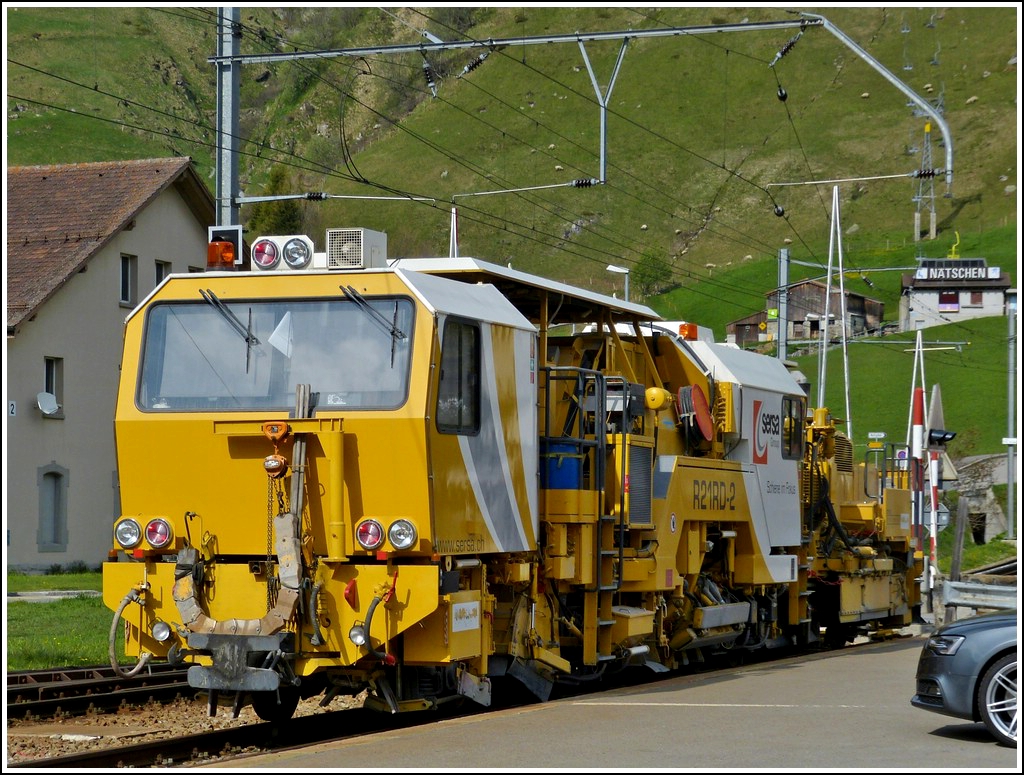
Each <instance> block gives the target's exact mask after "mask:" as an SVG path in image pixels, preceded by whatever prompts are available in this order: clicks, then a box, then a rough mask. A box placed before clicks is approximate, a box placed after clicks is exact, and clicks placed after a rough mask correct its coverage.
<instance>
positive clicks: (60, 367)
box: [40, 358, 64, 418]
mask: <svg viewBox="0 0 1024 775" xmlns="http://www.w3.org/2000/svg"><path fill="white" fill-rule="evenodd" d="M43 392H44V393H49V394H50V395H51V396H53V398H54V401H55V402H56V405H57V408H56V411H54V412H50V413H49V414H47V413H46V410H45V409H44V410H43V416H44V417H57V418H60V417H63V416H64V359H63V358H43ZM40 408H42V407H40Z"/></svg>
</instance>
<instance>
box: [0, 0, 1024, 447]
mask: <svg viewBox="0 0 1024 775" xmlns="http://www.w3.org/2000/svg"><path fill="white" fill-rule="evenodd" d="M803 10H804V11H810V12H814V11H818V12H820V13H821V14H823V15H824V16H825V18H826V19H827V20H828V21H829V22H830V23H831V24H832V25H834V27H835V28H836V29H837V30H839V31H840V32H841V33H842V34H843V35H846V36H848V37H849V38H850V39H851V40H853V41H855V42H856V44H857V45H859V46H860V47H861V48H863V49H864V50H865V51H866V52H868V53H869V54H870V55H871V56H872V57H874V58H875V59H876V60H878V61H879V62H880V63H881V64H882V66H884V68H886V70H887V72H888V75H889V77H890V79H898V80H900V81H901V82H902V83H904V84H906V86H907V87H908V88H910V89H912V90H913V92H914V93H915V94H917V95H918V96H919V97H920V98H922V99H926V100H928V101H929V102H930V103H931V104H933V105H936V106H938V107H939V108H940V109H941V112H942V115H943V117H944V120H945V122H946V123H947V124H948V127H949V131H950V136H951V138H952V146H953V148H952V151H953V154H952V156H953V170H952V184H951V185H950V186H947V177H946V174H945V171H944V169H943V168H944V166H945V165H946V161H947V150H948V149H947V147H946V144H945V142H944V140H943V136H942V133H941V132H940V131H939V127H937V126H932V125H931V123H932V122H930V120H929V119H928V118H927V117H926V116H925V114H924V113H923V112H922V111H921V110H920V108H919V107H916V106H915V105H914V104H913V102H912V101H909V100H908V97H907V95H905V94H903V93H902V92H901V91H899V90H898V89H897V88H896V87H895V86H894V85H893V84H892V81H891V80H890V79H887V78H886V77H885V76H883V75H882V74H879V73H878V72H877V71H876V70H875V69H873V68H872V67H871V66H869V65H868V63H867V62H866V61H865V60H864V59H863V58H861V57H860V56H858V54H857V53H856V52H854V51H853V50H851V48H849V47H848V46H846V45H844V44H843V42H842V41H841V40H840V39H839V37H838V36H837V35H833V34H832V33H831V32H829V30H827V29H824V28H821V27H807V28H806V29H804V30H803V31H798V30H797V29H795V28H793V29H779V28H775V29H761V30H756V31H754V30H750V29H747V28H744V29H743V30H742V31H739V30H737V31H729V32H715V33H713V34H680V35H675V36H671V37H637V36H635V35H634V36H628V35H624V36H623V37H629V43H628V45H626V46H623V40H622V39H621V38H616V39H614V40H607V41H592V42H588V43H586V44H585V45H584V46H583V47H581V46H580V45H578V44H577V43H576V42H575V41H569V42H566V43H543V44H536V45H516V43H517V41H518V42H527V41H530V40H532V39H536V38H538V37H540V36H556V35H571V34H572V33H575V32H588V33H589V32H608V31H630V30H632V31H641V30H656V29H668V28H687V30H691V29H692V28H694V27H696V26H704V27H707V26H710V25H726V24H738V23H740V22H779V21H791V20H794V19H798V18H799V17H798V16H797V15H795V14H794V13H793V12H792V11H789V10H787V9H785V8H784V7H778V8H767V7H757V8H722V7H719V8H699V7H682V6H680V7H669V8H626V7H585V8H571V7H557V6H556V7H552V6H522V7H506V6H483V7H455V8H437V7H426V8H413V7H409V8H389V9H380V8H370V7H366V8H356V7H349V6H343V7H342V6H338V7H317V8H300V7H294V6H287V7H278V8H274V7H269V6H259V7H249V8H242V9H241V29H240V33H241V43H240V47H241V52H242V54H243V55H253V54H266V53H274V52H290V53H291V52H312V51H317V52H324V51H331V50H338V49H346V48H352V47H361V48H371V47H387V46H394V45H395V44H410V43H422V42H424V41H426V40H427V39H428V38H427V37H426V36H425V35H424V31H427V32H429V33H430V35H432V36H434V37H435V38H438V39H441V40H444V41H451V42H476V45H474V46H473V47H470V48H452V49H449V50H446V51H425V52H423V53H420V52H412V53H404V54H400V55H399V54H394V55H392V54H386V53H379V52H375V53H370V54H366V55H364V56H360V57H353V56H324V57H318V58H309V59H303V60H298V61H280V62H252V63H246V64H244V65H243V66H242V67H241V73H242V75H241V79H242V83H241V98H240V111H239V134H240V136H241V138H242V145H241V153H240V159H239V161H240V165H239V166H240V172H241V188H242V190H243V191H244V193H245V194H247V195H249V196H258V195H265V194H268V193H302V192H326V193H328V194H330V195H332V196H333V197H334V198H330V199H328V200H327V201H302V202H301V204H300V207H301V216H302V219H303V224H304V230H305V231H306V232H307V233H309V234H311V235H313V236H314V237H315V238H316V239H317V240H320V239H321V235H322V234H323V229H324V228H325V227H336V226H346V227H352V226H361V227H366V228H371V229H375V230H378V231H383V232H386V233H387V234H388V251H389V254H391V255H392V256H407V255H408V256H415V255H447V253H448V249H449V240H450V236H451V234H450V224H451V209H452V206H453V204H454V205H456V206H457V208H458V213H459V216H458V223H459V229H458V236H459V250H460V253H461V254H462V255H475V256H477V257H479V258H482V259H485V260H489V261H494V262H496V263H500V264H505V263H511V264H512V265H513V266H514V267H516V268H518V269H523V270H526V271H531V272H536V273H539V274H542V275H545V276H549V277H552V278H554V279H559V280H567V281H571V282H573V283H575V284H578V285H582V286H583V287H586V288H589V289H593V290H595V291H599V292H604V293H612V292H618V293H621V291H622V276H621V275H619V274H613V273H611V272H608V271H607V270H606V267H607V265H609V264H614V265H617V266H624V267H628V268H630V269H631V270H632V271H633V272H634V275H633V279H634V283H633V286H632V288H633V298H634V300H635V299H640V298H642V299H643V300H644V301H646V302H647V303H648V304H650V305H651V306H652V307H654V308H655V309H656V310H657V311H658V312H660V313H661V314H663V315H664V316H665V317H666V318H670V319H680V318H682V319H688V320H694V321H697V322H700V323H701V324H703V325H706V326H709V327H711V328H712V329H713V331H714V332H715V336H716V338H717V339H719V340H722V339H724V337H725V327H726V325H727V324H728V323H729V322H730V321H733V320H736V319H739V318H742V317H745V316H747V315H750V314H752V313H754V312H756V311H758V310H761V309H763V308H764V306H765V294H766V293H768V292H769V291H770V290H771V289H772V288H773V287H774V286H775V284H776V282H777V280H776V277H777V258H778V253H779V250H780V249H781V248H783V247H786V248H788V249H789V251H790V256H791V259H792V261H793V265H792V267H791V272H790V277H791V280H793V281H796V280H799V279H801V278H804V277H815V276H821V274H822V273H823V272H824V271H825V267H826V265H827V260H828V256H829V248H830V245H829V243H830V240H829V235H830V228H831V219H832V218H833V216H834V213H833V212H832V192H833V188H834V187H836V188H837V189H838V191H839V202H840V217H839V223H840V228H841V235H842V239H843V250H844V267H845V269H846V272H847V278H848V282H850V283H854V284H859V287H860V290H861V291H862V292H865V293H866V294H867V295H869V296H871V297H872V298H876V299H878V300H879V301H882V302H883V303H884V304H885V319H886V320H888V321H892V320H896V318H897V311H898V306H899V299H900V274H901V270H902V269H905V268H906V267H909V266H913V265H914V264H915V261H916V259H917V258H918V257H929V258H941V257H944V256H946V255H947V254H948V253H949V251H950V250H951V249H952V248H953V247H954V246H956V248H957V250H958V251H959V255H961V256H963V257H968V256H970V257H977V256H980V257H984V258H986V259H987V260H988V262H989V264H990V265H992V266H999V267H1001V268H1002V269H1003V271H1004V272H1006V273H1008V274H1009V275H1010V276H1011V278H1012V279H1013V280H1014V281H1016V275H1017V272H1018V271H1019V270H1018V262H1019V259H1018V246H1017V243H1018V239H1017V228H1018V227H1017V211H1018V193H1017V190H1016V186H1017V185H1019V175H1020V172H1019V169H1018V166H1017V160H1018V145H1017V133H1018V122H1017V115H1018V110H1019V106H1018V103H1017V98H1018V94H1019V85H1020V78H1019V73H1018V69H1017V65H1016V55H1017V45H1018V40H1019V8H1018V7H1016V6H995V7H983V6H964V7H893V8H885V7H878V8H872V7H855V6H850V7H829V8H821V9H803ZM4 12H5V22H6V33H7V57H8V62H7V81H6V84H5V88H6V103H7V121H6V141H7V158H8V164H9V165H24V164H44V163H69V162H85V161H96V160H109V159H131V158H148V157H159V156H170V155H188V156H191V157H193V159H194V160H195V164H196V167H197V169H198V170H199V172H200V174H201V175H202V176H203V177H204V178H205V179H207V180H208V181H209V184H210V186H211V188H212V187H213V185H214V179H213V159H214V150H215V146H216V140H217V138H216V132H215V126H216V121H215V119H216V84H215V75H216V73H215V70H214V66H213V64H212V63H211V62H210V61H209V59H210V58H211V57H212V56H214V54H215V52H216V41H217V26H216V16H215V14H216V9H214V8H195V7H182V8H175V7H127V6H120V7H88V8H75V7H37V6H27V7H10V6H5V9H4ZM498 40H505V41H510V42H509V44H508V45H504V46H502V47H497V46H492V45H488V43H489V42H492V41H498ZM783 51H785V52H786V53H785V55H784V56H780V54H781V52H783ZM482 54H486V55H487V56H486V59H485V60H484V61H483V62H482V63H480V59H479V57H480V56H481V55H482ZM620 56H621V66H620V68H619V70H618V72H617V73H616V70H615V67H616V62H617V60H619V57H620ZM473 63H479V66H478V67H475V68H473V69H472V70H470V69H469V66H470V65H471V64H473ZM424 65H427V66H428V67H429V68H430V75H431V79H430V80H431V81H432V82H433V83H434V85H435V87H436V95H435V94H434V92H433V91H432V90H431V88H430V87H429V86H428V83H427V80H428V79H427V78H426V77H425V71H424ZM613 74H615V75H614V81H613V80H612V79H613ZM594 81H596V83H597V87H598V88H597V91H599V92H600V94H601V95H602V99H603V100H604V101H605V102H606V103H607V115H606V123H605V125H604V132H603V133H602V122H601V111H600V108H599V105H598V102H599V100H598V96H597V93H596V92H595V84H594ZM783 97H784V99H783ZM926 125H928V129H929V130H930V131H927V132H926ZM602 139H603V146H602ZM926 148H927V149H929V150H930V154H929V155H926V153H925V149H926ZM929 156H930V159H929ZM602 161H603V162H604V164H605V168H604V170H603V171H604V178H605V182H604V183H603V184H602V185H595V186H590V187H582V188H581V187H573V186H570V185H569V184H570V183H571V181H573V180H580V179H593V178H599V177H601V173H602V166H601V165H602ZM929 161H930V163H928V162H929ZM922 167H927V168H930V169H938V170H939V173H938V174H937V175H936V177H934V178H923V179H922V178H915V177H913V175H914V173H915V171H916V170H919V169H921V168H922ZM275 170H276V171H278V173H280V171H281V170H283V171H284V173H285V174H284V176H283V177H284V179H285V184H284V185H285V188H284V190H280V191H273V192H271V191H269V188H268V187H269V184H270V181H271V179H272V175H271V173H272V171H275ZM278 177H280V175H278ZM822 181H826V182H822ZM794 184H799V185H794ZM384 196H389V197H399V198H401V201H395V200H385V199H381V198H380V197H384ZM363 197H373V198H372V199H368V198H363ZM414 200H415V201H414ZM932 208H934V211H935V214H936V220H937V225H938V236H937V239H935V240H929V239H924V240H916V239H915V235H914V234H913V228H912V227H913V223H914V215H915V212H917V211H918V210H919V209H920V210H921V211H922V213H923V217H922V222H923V223H924V224H925V225H926V226H927V224H928V222H929V211H930V210H931V209H932ZM250 214H251V210H250V206H248V205H247V206H245V207H243V208H242V219H243V221H245V220H246V219H248V218H249V216H250ZM249 236H255V235H253V234H250V235H249ZM641 262H647V264H648V265H649V266H650V265H653V266H655V267H656V268H657V269H658V270H659V271H658V272H656V273H655V275H656V277H655V280H653V281H652V282H650V283H641V280H642V279H643V277H642V273H641V272H640V271H638V269H639V268H640V266H641ZM865 281H870V285H869V284H866V282H865ZM1006 336H1007V333H1006V325H1005V320H1002V319H999V320H995V321H986V322H977V323H970V324H968V325H967V326H966V328H965V330H963V331H939V330H931V329H930V330H929V331H928V335H927V338H928V339H937V340H939V339H941V340H955V341H964V342H970V344H969V345H963V346H961V347H960V349H959V350H954V351H937V352H935V353H934V354H931V353H929V354H928V356H927V357H926V377H927V379H928V382H929V385H928V387H929V388H930V386H931V384H932V382H933V381H938V382H940V383H941V389H942V395H943V398H944V402H945V409H946V417H947V424H948V425H949V426H950V427H951V428H953V429H959V431H960V433H961V436H960V437H958V440H957V441H958V442H959V443H961V444H962V445H963V446H964V448H965V450H966V449H967V448H971V449H972V451H976V452H999V451H1002V448H1001V445H1000V444H999V441H1000V440H1001V438H1002V437H1003V436H1004V435H1005V430H1006V408H1005V407H1006V400H1005V391H1006V372H1005V369H1006V349H1007V344H1006ZM904 338H908V337H904ZM904 347H905V343H893V344H889V343H887V344H884V345H875V344H872V345H868V344H857V345H853V346H851V352H850V356H849V357H850V364H851V371H852V372H853V375H854V376H853V377H852V379H851V386H852V388H853V390H852V392H853V395H854V402H853V403H854V406H853V407H852V411H851V413H852V414H853V420H854V423H855V425H854V434H855V437H858V438H857V440H858V441H860V439H861V438H862V437H861V436H859V432H860V431H861V430H863V431H865V432H866V431H867V430H882V431H885V432H887V433H888V434H889V437H890V439H892V438H900V437H902V436H903V435H905V430H906V429H905V425H906V423H905V419H901V418H902V417H903V415H904V413H905V412H906V409H907V402H908V401H909V384H910V383H909V381H910V379H911V377H912V370H911V364H912V354H910V355H908V354H906V353H904V352H903V349H904ZM841 363H842V359H841V358H840V357H839V356H835V355H833V356H832V357H830V359H829V369H830V373H829V378H828V383H827V384H828V389H829V402H830V404H832V405H833V406H834V407H837V412H838V413H844V412H845V407H844V400H843V397H842V392H833V391H840V390H841V385H842V384H843V380H842V375H841V374H838V373H835V374H834V373H833V372H832V370H833V369H834V368H838V367H839V366H840V365H841ZM883 363H884V364H885V366H884V367H882V366H881V364H883ZM801 365H802V366H803V367H804V370H805V373H808V375H809V376H811V375H816V373H817V369H816V368H814V367H811V368H808V364H806V363H803V362H802V363H801ZM1000 369H1002V370H1003V371H1002V372H1000ZM904 376H905V379H906V385H903V384H901V383H900V382H899V380H902V379H903V378H904ZM961 391H962V392H961ZM883 399H884V400H883ZM882 404H885V406H882ZM975 429H976V430H975Z"/></svg>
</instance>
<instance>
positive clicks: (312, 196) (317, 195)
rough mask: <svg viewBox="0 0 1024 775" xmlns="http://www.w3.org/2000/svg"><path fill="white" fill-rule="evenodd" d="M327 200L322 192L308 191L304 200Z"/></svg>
mask: <svg viewBox="0 0 1024 775" xmlns="http://www.w3.org/2000/svg"><path fill="white" fill-rule="evenodd" d="M326 198H327V194H326V193H324V192H323V191H310V192H309V193H308V194H306V199H308V200H309V201H310V202H322V201H323V200H325V199H326Z"/></svg>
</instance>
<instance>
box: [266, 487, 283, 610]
mask: <svg viewBox="0 0 1024 775" xmlns="http://www.w3.org/2000/svg"><path fill="white" fill-rule="evenodd" d="M275 494H276V495H277V498H276V500H277V514H284V513H286V512H287V511H288V508H287V506H286V505H285V501H284V487H282V486H281V480H280V479H274V478H272V477H267V565H266V574H267V611H271V610H273V608H274V606H275V605H277V586H278V585H277V576H275V575H272V574H271V568H272V567H273V566H274V517H275V512H274V501H275V498H274V495H275Z"/></svg>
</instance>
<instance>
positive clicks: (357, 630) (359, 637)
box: [348, 624, 366, 646]
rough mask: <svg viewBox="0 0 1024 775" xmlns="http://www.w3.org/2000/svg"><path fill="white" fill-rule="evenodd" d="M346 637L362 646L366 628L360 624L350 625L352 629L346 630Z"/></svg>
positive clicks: (364, 640) (364, 641)
mask: <svg viewBox="0 0 1024 775" xmlns="http://www.w3.org/2000/svg"><path fill="white" fill-rule="evenodd" d="M348 639H349V640H350V641H352V642H353V643H354V644H355V645H357V646H362V645H363V644H364V643H366V628H365V627H363V625H361V624H354V625H352V629H351V630H349V631H348Z"/></svg>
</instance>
